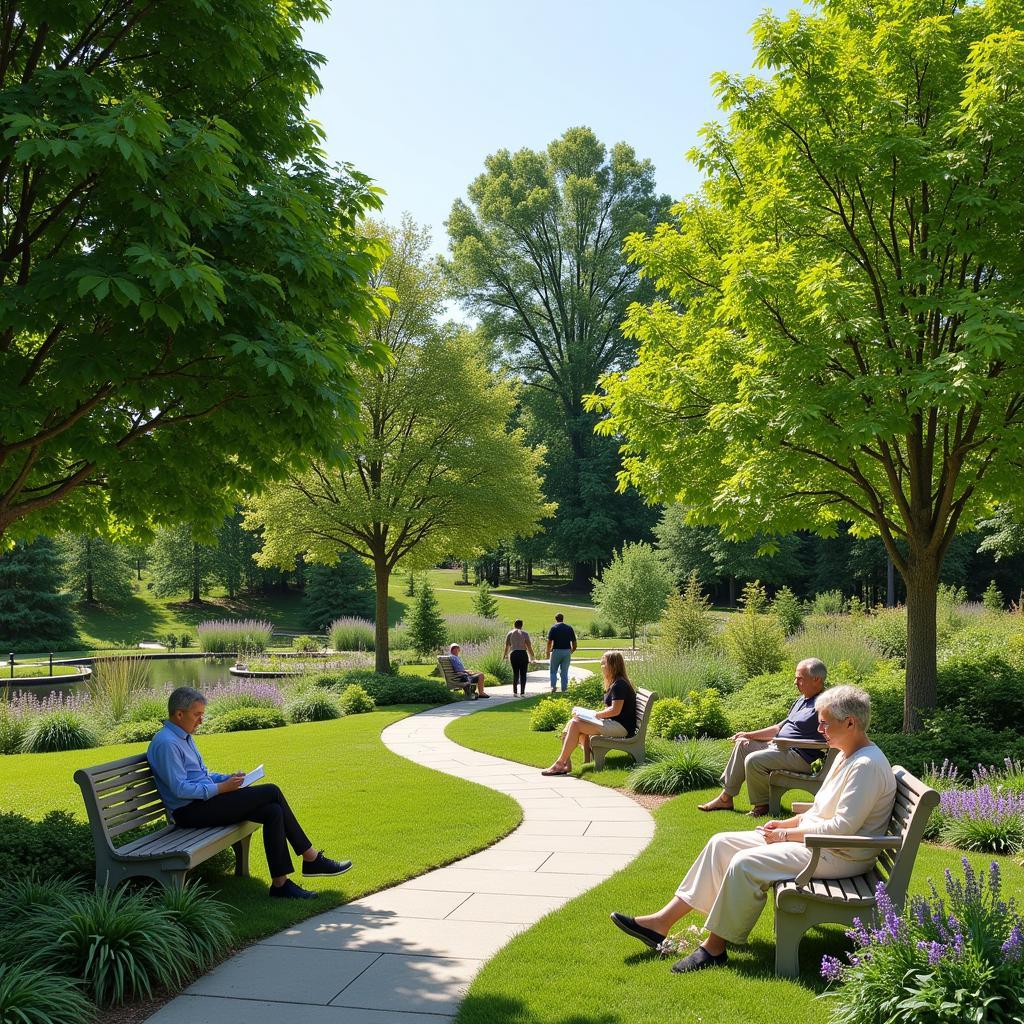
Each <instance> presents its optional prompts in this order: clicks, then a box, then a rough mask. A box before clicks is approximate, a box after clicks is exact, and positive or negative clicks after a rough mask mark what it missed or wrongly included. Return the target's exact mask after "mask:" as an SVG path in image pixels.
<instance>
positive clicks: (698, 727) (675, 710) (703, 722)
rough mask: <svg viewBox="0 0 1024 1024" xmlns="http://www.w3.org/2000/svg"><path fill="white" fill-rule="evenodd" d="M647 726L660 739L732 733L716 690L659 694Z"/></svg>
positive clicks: (720, 736)
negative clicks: (663, 696)
mask: <svg viewBox="0 0 1024 1024" xmlns="http://www.w3.org/2000/svg"><path fill="white" fill-rule="evenodd" d="M648 728H649V729H650V731H651V734H652V735H654V736H659V737H661V738H662V739H668V740H674V739H678V738H680V737H686V738H687V739H697V738H699V737H702V738H708V739H722V738H724V737H726V736H730V735H732V732H733V730H732V729H730V727H729V722H728V719H727V718H726V717H725V712H724V710H723V709H722V703H721V700H720V699H719V695H718V691H717V690H691V691H690V692H689V693H688V694H687V696H686V698H685V699H681V698H679V697H665V698H660V697H659V699H658V700H657V701H656V702H655V704H654V707H653V708H652V709H651V719H650V725H649V726H648Z"/></svg>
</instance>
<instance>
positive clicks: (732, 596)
mask: <svg viewBox="0 0 1024 1024" xmlns="http://www.w3.org/2000/svg"><path fill="white" fill-rule="evenodd" d="M729 607H730V608H735V607H736V577H735V576H730V577H729Z"/></svg>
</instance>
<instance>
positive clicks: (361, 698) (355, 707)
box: [338, 683, 377, 715]
mask: <svg viewBox="0 0 1024 1024" xmlns="http://www.w3.org/2000/svg"><path fill="white" fill-rule="evenodd" d="M338 705H339V706H340V708H341V710H342V712H343V713H344V714H346V715H365V714H366V713H367V712H369V711H373V710H374V709H375V708H376V707H377V705H376V703H375V702H374V699H373V698H372V697H371V696H370V695H369V694H368V693H367V692H366V691H365V690H364V689H363V688H362V687H361V686H359V685H358V684H357V683H352V684H350V685H349V686H346V687H345V689H344V690H342V692H341V696H340V697H339V698H338Z"/></svg>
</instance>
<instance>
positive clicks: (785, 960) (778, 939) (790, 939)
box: [775, 910, 806, 978]
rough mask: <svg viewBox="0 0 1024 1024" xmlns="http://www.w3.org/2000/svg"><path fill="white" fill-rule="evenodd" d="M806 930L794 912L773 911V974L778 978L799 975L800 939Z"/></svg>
mask: <svg viewBox="0 0 1024 1024" xmlns="http://www.w3.org/2000/svg"><path fill="white" fill-rule="evenodd" d="M805 931H806V926H805V921H804V919H803V917H802V916H798V915H796V914H784V913H781V912H780V911H778V910H776V911H775V974H776V976H777V977H779V978H796V977H799V975H800V940H801V939H802V938H803V937H804V932H805Z"/></svg>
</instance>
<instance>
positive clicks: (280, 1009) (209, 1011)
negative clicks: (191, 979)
mask: <svg viewBox="0 0 1024 1024" xmlns="http://www.w3.org/2000/svg"><path fill="white" fill-rule="evenodd" d="M283 1021H287V1024H451V1021H452V1017H451V1015H450V1014H440V1013H402V1012H401V1011H396V1010H365V1009H357V1008H355V1007H350V1006H313V1005H311V1004H309V1003H280V1002H278V1003H271V1002H265V1001H260V1000H255V999H224V998H221V997H218V996H192V995H183V996H178V998H177V999H174V1000H172V1001H171V1002H169V1003H167V1004H165V1005H164V1006H163V1007H161V1008H160V1009H159V1010H157V1012H156V1013H155V1014H154V1015H153V1016H152V1017H150V1018H149V1021H148V1022H147V1024H282V1022H283Z"/></svg>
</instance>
